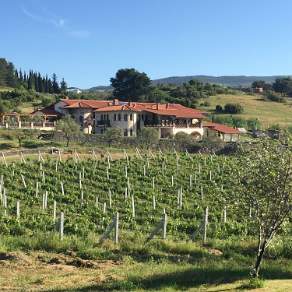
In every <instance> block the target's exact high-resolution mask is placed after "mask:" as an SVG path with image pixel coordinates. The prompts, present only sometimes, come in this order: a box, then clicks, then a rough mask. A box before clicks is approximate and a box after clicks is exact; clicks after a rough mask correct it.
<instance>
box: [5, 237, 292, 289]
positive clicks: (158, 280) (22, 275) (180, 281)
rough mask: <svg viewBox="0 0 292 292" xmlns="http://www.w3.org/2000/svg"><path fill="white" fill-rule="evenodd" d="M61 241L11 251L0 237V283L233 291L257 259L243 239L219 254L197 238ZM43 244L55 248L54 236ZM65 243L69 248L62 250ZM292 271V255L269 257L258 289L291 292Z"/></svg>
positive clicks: (9, 286) (11, 286) (27, 286)
mask: <svg viewBox="0 0 292 292" xmlns="http://www.w3.org/2000/svg"><path fill="white" fill-rule="evenodd" d="M19 239H20V240H21V238H19ZM31 241H33V240H31V239H29V240H24V241H23V242H22V245H23V247H22V249H23V250H27V249H28V246H26V245H27V244H31V243H30V242H31ZM19 242H20V241H19ZM58 242H59V241H57V240H55V241H54V243H53V245H54V246H55V249H57V250H56V251H50V252H48V251H44V250H42V251H30V252H23V251H13V252H11V251H10V252H7V249H6V248H5V244H4V242H3V240H1V247H0V251H3V253H2V254H1V253H0V265H1V269H0V288H1V289H3V290H8V291H11V290H13V291H14V290H17V291H19V290H21V291H28V290H29V291H227V290H231V291H234V290H236V289H239V288H240V286H241V285H242V284H243V283H245V281H246V279H247V278H248V273H249V265H251V264H252V263H253V261H254V258H253V256H251V255H247V254H246V255H242V254H241V252H243V253H246V252H247V248H249V247H248V246H247V245H246V243H244V244H243V243H240V247H241V249H242V250H241V251H237V252H235V251H231V250H228V249H224V248H223V247H222V246H221V247H220V249H221V250H222V254H221V253H219V254H218V251H219V250H217V249H214V248H213V249H212V248H210V247H202V246H200V245H199V244H198V243H179V242H172V241H167V242H162V241H161V240H155V241H153V242H151V243H150V244H147V245H146V246H145V245H142V244H141V243H137V242H135V243H134V239H133V238H132V239H131V238H128V240H126V241H124V242H123V243H121V244H120V245H119V246H115V245H114V244H113V243H111V242H110V241H106V242H105V243H104V244H103V246H99V245H97V244H96V243H95V246H94V247H92V246H91V247H90V246H86V244H84V243H81V242H80V241H79V243H78V241H77V243H75V245H77V251H74V247H73V246H74V245H73V246H72V245H71V247H70V248H69V246H66V243H64V244H61V243H58ZM3 244H4V247H3ZM47 245H48V246H47ZM42 246H43V249H47V248H49V249H54V248H53V246H52V241H49V244H47V243H46V244H45V243H42ZM72 247H73V250H72ZM34 248H37V246H34ZM39 248H40V246H39V247H38V248H37V249H39ZM64 248H66V249H67V251H66V252H62V249H64ZM75 248H76V247H75ZM9 249H11V247H10V248H9ZM29 249H31V248H29ZM216 251H217V253H216ZM5 256H6V259H5ZM7 256H8V257H7ZM84 258H85V259H84ZM291 273H292V263H291V260H289V259H287V258H282V259H266V260H265V261H264V265H263V267H262V274H263V275H264V277H265V278H266V279H267V280H266V283H265V284H266V285H265V287H264V288H263V289H258V290H257V291H290V290H291V289H292V280H291V276H292V274H291ZM241 291H242V290H241Z"/></svg>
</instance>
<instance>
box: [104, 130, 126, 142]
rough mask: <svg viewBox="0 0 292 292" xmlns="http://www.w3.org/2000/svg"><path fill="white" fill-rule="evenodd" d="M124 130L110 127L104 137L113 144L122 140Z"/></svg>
mask: <svg viewBox="0 0 292 292" xmlns="http://www.w3.org/2000/svg"><path fill="white" fill-rule="evenodd" d="M122 137H123V136H122V130H121V129H117V128H108V129H106V131H105V133H104V139H105V140H106V141H107V142H108V145H109V146H111V145H112V144H113V143H115V144H116V143H117V144H118V143H119V142H120V141H121V140H122Z"/></svg>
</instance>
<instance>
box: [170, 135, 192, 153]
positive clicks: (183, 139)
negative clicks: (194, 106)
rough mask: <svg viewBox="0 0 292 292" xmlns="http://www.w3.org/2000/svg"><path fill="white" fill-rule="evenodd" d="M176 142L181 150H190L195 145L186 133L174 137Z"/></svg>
mask: <svg viewBox="0 0 292 292" xmlns="http://www.w3.org/2000/svg"><path fill="white" fill-rule="evenodd" d="M174 141H175V143H176V144H177V146H178V148H179V150H183V149H188V148H189V147H190V146H191V145H192V144H194V140H193V138H192V136H191V135H188V134H186V133H184V132H178V133H176V135H175V136H174Z"/></svg>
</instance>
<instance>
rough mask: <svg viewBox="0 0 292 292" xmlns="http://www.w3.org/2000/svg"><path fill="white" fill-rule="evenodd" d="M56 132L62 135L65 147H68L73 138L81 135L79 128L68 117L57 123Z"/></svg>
mask: <svg viewBox="0 0 292 292" xmlns="http://www.w3.org/2000/svg"><path fill="white" fill-rule="evenodd" d="M56 131H60V132H62V133H63V135H64V137H65V139H66V141H67V147H68V146H69V143H70V141H71V140H72V139H73V138H74V136H77V135H79V134H80V133H81V132H80V126H79V125H78V124H77V123H76V122H75V121H74V120H73V119H72V118H71V117H70V116H69V115H66V116H64V117H63V118H62V119H60V120H59V121H58V122H57V125H56Z"/></svg>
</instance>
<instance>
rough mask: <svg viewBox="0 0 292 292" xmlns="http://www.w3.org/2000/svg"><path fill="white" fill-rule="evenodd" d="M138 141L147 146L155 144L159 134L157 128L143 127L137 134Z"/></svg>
mask: <svg viewBox="0 0 292 292" xmlns="http://www.w3.org/2000/svg"><path fill="white" fill-rule="evenodd" d="M138 141H139V142H140V144H141V145H145V146H146V147H149V146H150V145H152V144H157V143H158V141H159V134H158V131H157V129H154V128H143V129H142V130H141V131H140V132H139V135H138Z"/></svg>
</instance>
